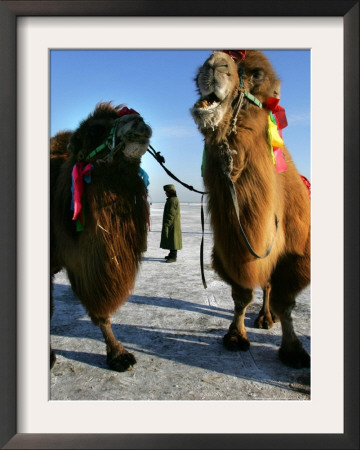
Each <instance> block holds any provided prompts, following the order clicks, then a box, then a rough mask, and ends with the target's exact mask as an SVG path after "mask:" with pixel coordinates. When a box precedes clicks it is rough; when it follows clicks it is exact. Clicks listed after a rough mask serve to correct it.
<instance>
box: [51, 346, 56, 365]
mask: <svg viewBox="0 0 360 450" xmlns="http://www.w3.org/2000/svg"><path fill="white" fill-rule="evenodd" d="M55 361H56V354H55V352H54V350H50V369H52V368H53V367H54V364H55Z"/></svg>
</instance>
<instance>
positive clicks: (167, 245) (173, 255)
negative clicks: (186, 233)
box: [160, 184, 182, 263]
mask: <svg viewBox="0 0 360 450" xmlns="http://www.w3.org/2000/svg"><path fill="white" fill-rule="evenodd" d="M164 191H165V194H166V197H167V199H166V203H165V207H164V214H163V223H162V230H161V241H160V248H164V249H168V250H170V253H169V254H168V255H167V256H165V259H166V262H167V263H172V262H175V261H176V259H177V251H178V250H180V249H181V248H182V235H181V222H180V203H179V199H178V198H177V195H176V190H175V186H174V185H173V184H166V185H165V186H164Z"/></svg>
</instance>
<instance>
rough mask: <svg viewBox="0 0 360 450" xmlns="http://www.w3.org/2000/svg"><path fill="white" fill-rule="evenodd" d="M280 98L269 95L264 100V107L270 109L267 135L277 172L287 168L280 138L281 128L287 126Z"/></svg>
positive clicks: (282, 142)
mask: <svg viewBox="0 0 360 450" xmlns="http://www.w3.org/2000/svg"><path fill="white" fill-rule="evenodd" d="M279 102H280V99H278V98H275V97H269V98H268V99H267V100H266V102H265V107H266V108H267V109H270V112H269V116H268V136H269V144H270V152H271V156H272V159H273V163H274V164H275V168H276V171H277V172H278V173H281V172H284V171H285V170H286V169H287V165H286V162H285V158H284V154H283V152H282V150H281V149H282V148H284V141H283V139H282V131H281V130H282V129H283V128H285V127H286V126H287V124H288V123H287V119H286V114H285V109H284V108H283V107H282V106H280V105H279Z"/></svg>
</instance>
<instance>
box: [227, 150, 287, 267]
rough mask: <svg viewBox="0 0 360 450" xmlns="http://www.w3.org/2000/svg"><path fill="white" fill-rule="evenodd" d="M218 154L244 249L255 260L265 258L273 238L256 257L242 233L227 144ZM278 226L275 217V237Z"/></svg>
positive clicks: (269, 250) (271, 245)
mask: <svg viewBox="0 0 360 450" xmlns="http://www.w3.org/2000/svg"><path fill="white" fill-rule="evenodd" d="M220 152H221V157H222V164H223V174H224V176H225V178H226V180H227V182H228V185H229V190H230V194H231V199H232V202H233V205H234V209H235V213H236V218H237V221H238V224H239V228H240V234H241V237H242V238H243V241H244V243H245V245H246V248H247V249H248V250H249V252H250V253H251V254H252V256H254V257H255V258H257V259H263V258H266V257H267V256H268V255H269V254H270V252H271V249H272V247H273V244H274V241H275V236H274V239H273V240H272V242H271V243H270V245H269V247H268V248H267V250H266V251H265V253H264V254H263V255H262V256H260V255H258V254H257V253H256V252H255V251H254V250H253V248H252V247H251V245H250V242H249V240H248V238H247V236H246V234H245V231H244V229H243V227H242V225H241V221H240V211H239V203H238V201H237V196H236V190H235V186H234V183H233V181H232V179H231V175H230V174H231V171H232V164H233V159H232V154H231V153H232V152H231V150H230V147H229V144H228V143H227V142H224V143H223V145H222V146H221V147H220ZM278 226H279V220H278V218H277V216H276V215H275V235H276V232H277V230H278Z"/></svg>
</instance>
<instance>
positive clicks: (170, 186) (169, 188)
mask: <svg viewBox="0 0 360 450" xmlns="http://www.w3.org/2000/svg"><path fill="white" fill-rule="evenodd" d="M164 191H165V192H170V191H175V186H174V185H173V184H166V185H165V186H164Z"/></svg>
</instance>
